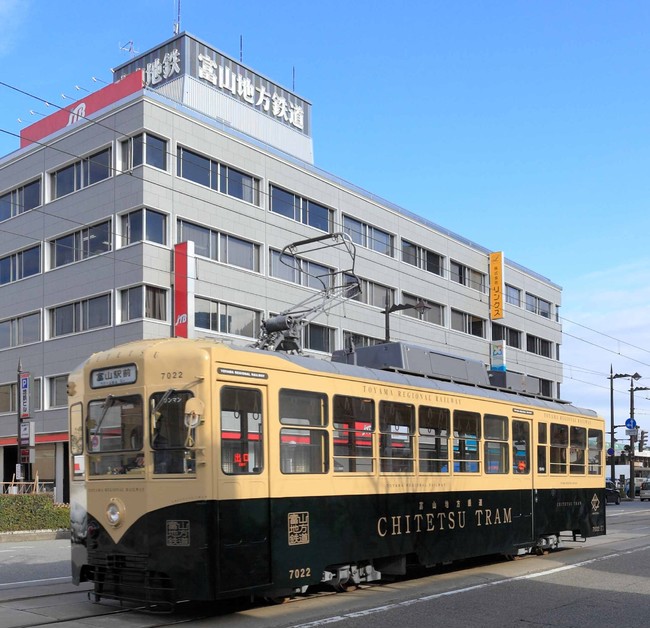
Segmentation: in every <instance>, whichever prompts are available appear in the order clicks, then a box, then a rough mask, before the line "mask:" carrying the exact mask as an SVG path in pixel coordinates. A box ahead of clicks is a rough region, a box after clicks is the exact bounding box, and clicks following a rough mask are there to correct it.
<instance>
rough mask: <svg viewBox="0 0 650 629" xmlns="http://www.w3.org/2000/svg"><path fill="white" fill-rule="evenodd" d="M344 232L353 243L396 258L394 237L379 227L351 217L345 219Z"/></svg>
mask: <svg viewBox="0 0 650 629" xmlns="http://www.w3.org/2000/svg"><path fill="white" fill-rule="evenodd" d="M343 231H344V232H345V233H346V234H347V235H348V236H350V238H351V239H352V242H354V243H356V244H358V245H361V246H362V247H367V248H368V249H372V250H373V251H378V252H379V253H383V254H385V255H387V256H391V257H394V256H395V251H394V243H393V235H392V234H389V233H388V232H385V231H383V230H381V229H378V228H377V227H373V226H372V225H368V224H366V223H362V222H361V221H358V220H357V219H356V218H352V217H350V216H344V217H343Z"/></svg>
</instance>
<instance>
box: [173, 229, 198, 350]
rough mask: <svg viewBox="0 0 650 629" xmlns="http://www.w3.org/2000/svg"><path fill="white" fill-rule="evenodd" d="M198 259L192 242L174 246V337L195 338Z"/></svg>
mask: <svg viewBox="0 0 650 629" xmlns="http://www.w3.org/2000/svg"><path fill="white" fill-rule="evenodd" d="M195 278H196V258H195V257H194V243H193V242H192V241H191V240H190V241H187V242H181V243H178V244H177V245H174V336H175V337H182V338H194V290H195V289H194V282H195Z"/></svg>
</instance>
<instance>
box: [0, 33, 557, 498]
mask: <svg viewBox="0 0 650 629" xmlns="http://www.w3.org/2000/svg"><path fill="white" fill-rule="evenodd" d="M114 81H115V82H114V83H112V84H110V85H107V86H106V87H104V88H103V89H100V90H99V91H97V92H94V93H92V94H89V95H88V96H87V97H86V98H84V99H82V100H80V101H79V102H78V103H74V104H73V105H72V106H71V107H68V108H67V109H66V110H65V111H59V112H57V113H54V114H52V115H51V116H49V117H47V118H44V119H43V120H40V121H38V122H37V123H35V124H33V125H31V126H30V127H27V128H25V129H24V130H23V132H22V134H21V148H20V149H18V150H17V151H15V152H13V153H11V154H10V155H7V156H5V157H4V158H2V160H0V166H1V168H0V469H1V470H2V473H3V479H4V481H5V482H6V481H11V480H12V477H13V475H14V474H15V472H16V463H17V462H18V460H19V459H20V453H19V451H18V449H17V447H16V434H17V431H18V423H17V420H18V414H19V411H20V413H22V414H23V415H24V416H25V419H29V420H31V421H33V422H34V427H35V443H36V446H35V463H34V465H33V466H32V469H33V471H34V472H36V471H38V474H39V478H40V479H41V480H45V481H53V482H55V483H56V486H57V497H58V498H59V499H63V498H65V486H66V484H67V465H66V464H65V461H66V459H67V409H66V379H67V374H68V373H69V372H70V371H71V370H72V369H73V368H74V367H76V366H77V365H78V364H79V363H81V362H82V361H83V360H85V359H86V358H88V356H89V355H90V354H91V353H93V352H95V351H97V350H102V349H106V348H108V347H112V346H114V345H118V344H121V343H125V342H127V341H131V340H134V339H141V338H151V337H166V336H170V335H174V334H177V335H178V334H188V335H194V336H208V337H214V338H219V339H223V340H226V341H227V342H231V343H235V344H243V345H246V344H251V343H253V342H254V341H255V339H256V338H257V335H258V333H259V329H260V323H261V321H262V319H263V318H265V317H268V316H269V315H272V314H276V313H279V312H281V311H283V310H284V309H286V308H288V307H289V306H291V305H292V304H296V303H299V302H300V301H302V300H303V299H305V298H306V297H307V296H308V295H310V294H314V293H315V291H316V290H317V288H316V286H317V282H315V281H314V279H313V276H314V275H327V273H328V272H330V271H332V270H341V266H340V265H342V264H343V262H342V261H341V258H340V255H339V254H338V253H335V252H334V251H332V250H325V251H320V252H315V253H314V254H313V255H310V256H306V257H305V259H303V260H302V263H301V264H300V265H298V264H292V265H289V266H287V265H286V264H282V263H281V262H280V260H279V253H280V251H281V250H282V248H283V247H285V246H286V245H288V244H289V243H291V242H294V241H297V240H301V239H306V238H313V237H316V236H318V235H323V234H326V233H327V232H337V231H338V232H344V233H347V234H348V235H349V236H350V237H351V239H352V241H353V242H354V243H355V244H356V274H357V275H358V276H359V277H360V278H361V284H362V288H363V292H362V294H361V296H359V297H357V298H355V299H354V300H351V301H348V302H347V303H345V304H342V305H339V306H337V307H336V308H335V309H334V310H333V311H331V312H330V313H328V314H327V315H323V316H320V317H318V318H316V319H315V320H314V321H312V322H311V323H310V324H309V325H308V326H307V327H306V329H305V330H304V340H303V343H304V347H305V351H306V352H307V353H310V354H314V355H321V356H323V357H326V356H327V355H328V354H330V353H331V352H332V351H334V350H335V349H341V348H344V347H346V346H347V345H348V344H349V342H350V340H353V341H354V343H356V344H357V345H366V344H371V343H377V342H381V341H382V340H383V339H384V335H385V329H384V326H385V317H384V315H383V314H382V310H384V309H385V308H386V304H390V305H393V304H404V305H415V304H416V303H417V302H418V301H420V300H422V301H424V302H425V303H426V305H427V306H428V309H426V310H424V311H422V312H420V311H418V310H415V309H413V308H411V309H406V310H400V311H397V312H394V313H393V314H391V315H390V320H389V324H390V335H391V337H392V338H393V339H400V340H405V341H409V342H416V343H420V344H423V345H428V346H432V347H434V348H436V349H439V350H444V351H446V352H449V353H454V354H460V355H466V356H469V357H472V358H476V359H479V360H482V361H483V362H484V363H486V364H490V362H491V359H492V356H494V360H495V361H496V360H500V361H501V363H499V364H496V363H495V367H497V368H499V369H502V370H503V369H505V368H507V371H504V372H503V374H502V376H501V380H500V381H499V383H500V384H501V385H503V386H510V384H512V383H513V382H515V381H516V382H518V384H523V385H524V387H525V388H527V389H528V390H529V391H531V392H534V393H542V394H544V395H547V396H549V397H559V396H560V384H561V382H562V364H561V362H560V359H559V353H560V344H561V340H562V332H561V326H560V323H559V322H558V307H559V304H560V299H561V289H560V287H559V286H557V285H556V284H554V283H553V282H551V281H549V280H548V279H545V278H544V277H541V276H540V275H539V274H537V273H535V272H533V271H530V270H528V269H525V268H523V267H522V266H520V265H518V264H516V263H514V262H512V261H510V260H507V259H505V260H501V261H500V260H499V259H498V258H495V259H493V260H492V270H491V264H490V254H491V252H490V251H488V250H487V249H485V248H483V247H481V246H479V245H477V244H475V243H473V242H470V241H468V240H467V239H465V238H463V237H462V236H460V235H457V234H454V233H451V232H450V231H448V230H446V229H444V228H443V227H440V226H438V225H436V224H434V223H432V222H430V221H428V220H426V219H424V218H422V217H420V216H417V215H416V214H414V213H412V212H409V211H406V210H404V209H402V208H399V207H397V206H395V205H394V204H392V203H390V202H388V201H385V200H382V199H380V198H378V197H376V196H375V195H373V194H371V193H369V192H366V191H364V190H361V189H359V188H357V187H356V186H354V185H352V184H349V183H347V182H345V181H342V180H341V179H340V178H338V177H336V176H335V175H332V174H329V173H326V172H324V171H322V170H320V169H319V168H317V167H316V166H315V165H314V164H313V144H312V136H311V123H312V106H311V103H309V102H308V101H306V100H304V99H303V98H301V97H299V96H298V95H296V94H295V93H293V92H292V91H291V90H287V89H285V88H283V87H281V86H279V85H277V84H276V83H274V82H273V81H271V80H269V79H267V78H265V77H263V76H261V75H260V74H258V73H257V72H255V71H254V70H252V69H250V68H248V67H246V66H244V65H243V64H241V63H238V62H236V61H235V60H233V59H231V58H230V57H228V56H226V55H224V54H222V53H219V52H218V51H216V50H215V49H213V48H212V47H211V46H209V45H208V44H206V43H204V42H202V41H200V40H198V39H196V38H195V37H192V36H191V35H189V34H186V33H181V34H179V35H177V36H175V37H173V38H172V39H170V40H169V41H166V42H165V43H163V44H162V45H161V46H158V47H156V48H155V49H153V50H151V51H149V52H147V53H144V54H142V55H140V56H138V57H136V58H134V59H132V60H130V61H129V62H128V63H125V64H123V65H121V66H119V67H118V68H117V69H116V70H115V71H114ZM348 97H349V96H348ZM395 124H399V121H397V120H396V121H395ZM358 141H361V138H359V139H358ZM346 150H351V149H350V148H349V147H348V149H346ZM389 168H390V169H395V168H399V156H396V159H395V163H394V164H392V165H390V166H389V165H387V169H389ZM412 185H414V186H426V185H428V184H427V183H426V182H423V181H417V180H414V181H413V184H412ZM430 192H431V194H433V191H430ZM468 220H471V217H468ZM494 220H495V221H498V220H499V217H498V216H495V217H494ZM534 237H535V234H534V229H533V228H531V238H534ZM186 241H191V242H193V247H194V256H192V255H191V248H190V249H189V256H188V253H187V252H186V251H185V250H184V249H183V248H179V249H178V251H177V252H176V255H175V252H174V247H175V245H177V244H178V243H183V242H186ZM503 244H504V248H505V249H507V243H503ZM175 258H176V267H175ZM186 264H189V265H190V267H192V265H193V264H194V265H195V267H196V275H195V279H194V280H193V281H191V282H190V283H189V285H188V286H187V287H185V289H184V290H180V289H181V285H180V284H181V283H180V281H177V280H175V271H176V272H177V273H178V272H179V269H180V268H181V267H183V268H184V265H186ZM491 272H492V276H491ZM181 275H182V274H181ZM181 275H178V277H179V278H181ZM491 277H492V280H491V279H490V278H491ZM181 279H182V278H181ZM491 284H492V286H491ZM175 288H176V292H175V291H174V289H175ZM498 341H502V343H498ZM504 348H505V352H504ZM504 358H505V364H504V363H503V359H504ZM19 362H20V364H21V366H22V368H23V370H24V371H25V372H28V373H29V378H26V379H25V381H29V382H31V391H30V393H31V396H30V397H29V398H25V397H23V398H21V403H20V408H17V404H18V402H17V395H16V390H17V386H18V384H17V369H18V364H19ZM27 415H29V418H28V417H27Z"/></svg>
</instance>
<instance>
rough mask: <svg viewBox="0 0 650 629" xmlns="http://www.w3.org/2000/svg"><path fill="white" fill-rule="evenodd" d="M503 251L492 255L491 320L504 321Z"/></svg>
mask: <svg viewBox="0 0 650 629" xmlns="http://www.w3.org/2000/svg"><path fill="white" fill-rule="evenodd" d="M503 290H504V287H503V251H495V252H493V253H491V254H490V319H503Z"/></svg>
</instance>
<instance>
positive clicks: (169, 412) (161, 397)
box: [149, 389, 196, 474]
mask: <svg viewBox="0 0 650 629" xmlns="http://www.w3.org/2000/svg"><path fill="white" fill-rule="evenodd" d="M191 397H192V393H190V392H189V391H175V390H173V389H169V390H168V391H165V392H162V391H161V392H160V393H154V394H153V395H152V396H151V398H150V400H149V407H150V409H151V413H150V418H151V447H152V448H153V451H154V452H153V472H154V474H192V473H194V471H195V470H196V463H195V450H194V439H195V431H196V426H195V425H194V424H192V423H191V422H190V421H188V418H187V416H186V415H185V404H186V403H187V401H188V400H189V399H190V398H191Z"/></svg>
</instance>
